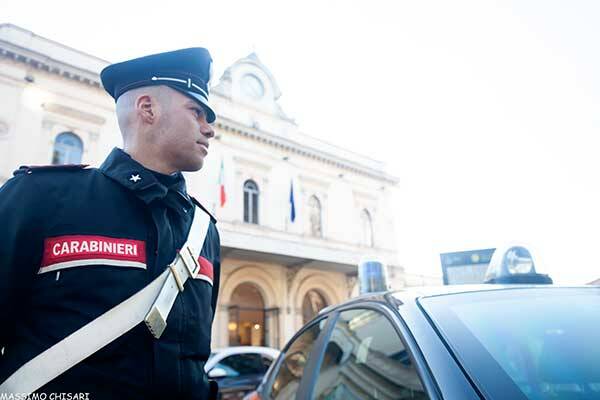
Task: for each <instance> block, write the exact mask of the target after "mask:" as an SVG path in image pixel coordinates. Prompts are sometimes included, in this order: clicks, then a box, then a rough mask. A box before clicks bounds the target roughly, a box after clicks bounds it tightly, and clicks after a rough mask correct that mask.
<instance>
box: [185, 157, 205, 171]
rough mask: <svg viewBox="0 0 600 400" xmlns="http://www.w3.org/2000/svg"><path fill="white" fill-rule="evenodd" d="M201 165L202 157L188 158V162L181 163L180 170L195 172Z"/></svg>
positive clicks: (202, 163)
mask: <svg viewBox="0 0 600 400" xmlns="http://www.w3.org/2000/svg"><path fill="white" fill-rule="evenodd" d="M203 166H204V157H201V158H198V159H195V160H190V161H189V162H187V163H185V165H182V166H181V171H182V172H196V171H200V170H201V169H202V167H203Z"/></svg>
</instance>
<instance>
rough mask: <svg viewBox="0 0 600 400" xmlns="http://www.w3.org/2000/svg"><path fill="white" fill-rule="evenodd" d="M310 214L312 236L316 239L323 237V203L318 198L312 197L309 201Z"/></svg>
mask: <svg viewBox="0 0 600 400" xmlns="http://www.w3.org/2000/svg"><path fill="white" fill-rule="evenodd" d="M308 212H309V222H310V234H311V235H313V236H316V237H323V224H322V222H321V202H320V201H319V199H318V198H317V196H311V197H310V199H308Z"/></svg>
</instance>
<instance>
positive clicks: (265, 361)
mask: <svg viewBox="0 0 600 400" xmlns="http://www.w3.org/2000/svg"><path fill="white" fill-rule="evenodd" d="M271 364H273V359H272V358H271V356H265V355H263V356H262V365H263V367H264V369H265V371H266V370H268V369H269V367H270V366H271Z"/></svg>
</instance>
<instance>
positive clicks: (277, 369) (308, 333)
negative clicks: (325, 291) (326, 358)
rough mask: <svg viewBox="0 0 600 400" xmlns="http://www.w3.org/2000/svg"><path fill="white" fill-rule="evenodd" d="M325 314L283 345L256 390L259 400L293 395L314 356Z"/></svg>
mask: <svg viewBox="0 0 600 400" xmlns="http://www.w3.org/2000/svg"><path fill="white" fill-rule="evenodd" d="M327 321H328V318H327V317H326V316H324V317H321V318H319V319H316V320H315V321H313V322H311V323H309V324H308V325H306V326H305V327H304V328H302V329H301V330H300V331H299V332H298V333H297V334H296V335H295V336H294V337H293V338H292V339H291V340H290V341H289V342H288V344H287V345H286V346H285V348H284V349H283V351H282V352H281V355H280V356H279V358H278V359H277V361H276V363H275V364H274V365H273V366H272V369H271V370H270V371H269V373H268V376H267V377H266V379H265V380H264V381H263V383H262V384H261V387H260V389H259V392H260V397H259V398H261V399H263V400H266V399H272V400H292V399H295V398H296V394H297V393H298V389H299V388H300V384H301V382H302V380H303V376H304V374H305V373H307V372H308V371H309V370H310V365H311V364H313V363H314V361H313V359H314V358H315V357H316V358H318V354H319V349H320V347H321V346H320V343H321V342H322V340H323V339H322V338H323V335H322V333H323V332H324V331H325V330H326V329H327Z"/></svg>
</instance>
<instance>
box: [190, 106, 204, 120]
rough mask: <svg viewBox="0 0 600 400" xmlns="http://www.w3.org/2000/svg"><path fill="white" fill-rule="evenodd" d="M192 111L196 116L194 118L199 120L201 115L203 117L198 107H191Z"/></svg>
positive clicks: (202, 111)
mask: <svg viewBox="0 0 600 400" xmlns="http://www.w3.org/2000/svg"><path fill="white" fill-rule="evenodd" d="M192 111H193V112H194V114H196V118H200V117H201V116H202V115H204V110H203V109H201V108H198V107H192Z"/></svg>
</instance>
